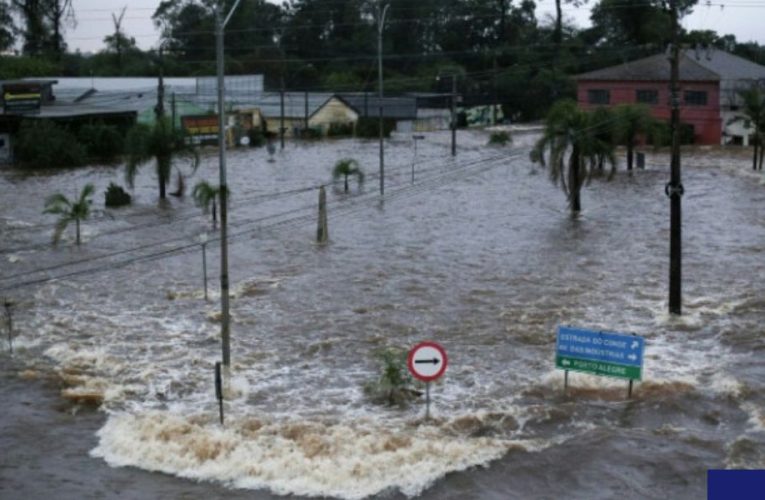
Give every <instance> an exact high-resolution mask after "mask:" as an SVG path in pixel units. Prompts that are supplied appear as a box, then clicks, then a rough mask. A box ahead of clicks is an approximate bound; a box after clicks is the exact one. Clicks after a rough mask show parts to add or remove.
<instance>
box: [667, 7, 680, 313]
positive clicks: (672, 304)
mask: <svg viewBox="0 0 765 500" xmlns="http://www.w3.org/2000/svg"><path fill="white" fill-rule="evenodd" d="M669 5H670V9H671V11H672V12H671V16H672V55H671V59H670V62H671V71H670V79H671V81H670V93H671V104H672V115H671V116H672V120H671V130H672V160H671V173H670V181H669V184H667V186H666V189H665V191H666V194H667V196H669V204H670V205H669V207H670V215H669V232H670V236H669V312H670V314H682V269H683V260H682V257H683V254H682V206H681V205H682V197H683V193H684V189H683V184H682V180H681V175H680V88H679V80H680V47H679V45H678V35H677V31H678V25H677V0H670V3H669Z"/></svg>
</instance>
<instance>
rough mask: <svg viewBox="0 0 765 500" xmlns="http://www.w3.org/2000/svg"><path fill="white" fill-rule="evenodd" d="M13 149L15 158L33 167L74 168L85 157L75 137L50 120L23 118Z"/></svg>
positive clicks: (84, 152) (80, 163)
mask: <svg viewBox="0 0 765 500" xmlns="http://www.w3.org/2000/svg"><path fill="white" fill-rule="evenodd" d="M14 150H15V152H16V158H17V160H18V161H19V162H20V163H21V164H22V165H24V166H27V167H32V168H57V167H76V166H80V165H84V164H85V161H86V158H87V151H86V150H85V148H84V147H83V146H82V145H81V144H80V143H79V142H78V141H77V136H76V135H75V134H73V133H72V132H71V131H70V130H69V129H68V128H66V127H63V126H60V125H56V124H55V123H53V122H52V121H49V120H24V121H22V122H21V127H20V128H19V133H18V137H17V139H16V144H15V148H14Z"/></svg>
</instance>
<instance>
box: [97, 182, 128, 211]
mask: <svg viewBox="0 0 765 500" xmlns="http://www.w3.org/2000/svg"><path fill="white" fill-rule="evenodd" d="M104 197H105V198H106V200H105V205H106V206H107V207H110V208H116V207H121V206H124V205H130V201H131V200H130V195H129V194H128V193H127V192H125V190H124V189H122V187H121V186H118V185H117V184H115V183H113V182H111V183H109V187H108V188H106V192H105V193H104Z"/></svg>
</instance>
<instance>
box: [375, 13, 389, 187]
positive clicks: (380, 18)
mask: <svg viewBox="0 0 765 500" xmlns="http://www.w3.org/2000/svg"><path fill="white" fill-rule="evenodd" d="M388 7H390V4H385V7H383V6H382V4H381V3H380V4H377V76H378V80H379V81H378V91H379V99H380V103H379V109H378V111H379V129H380V130H379V132H380V196H383V195H384V194H385V147H384V145H383V63H382V53H383V29H384V28H385V14H386V13H387V12H388Z"/></svg>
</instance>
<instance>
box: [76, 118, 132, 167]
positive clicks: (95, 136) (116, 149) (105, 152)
mask: <svg viewBox="0 0 765 500" xmlns="http://www.w3.org/2000/svg"><path fill="white" fill-rule="evenodd" d="M77 138H78V139H79V141H80V144H81V145H82V146H83V147H84V148H85V151H86V152H87V156H88V160H90V161H100V162H112V161H114V160H116V159H117V158H118V157H119V156H120V155H121V154H122V153H123V151H124V148H125V140H124V138H123V135H122V134H121V133H120V131H119V129H118V128H117V127H115V126H114V125H106V124H104V123H103V122H95V123H88V124H86V125H83V126H82V127H80V131H79V133H78V134H77Z"/></svg>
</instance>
